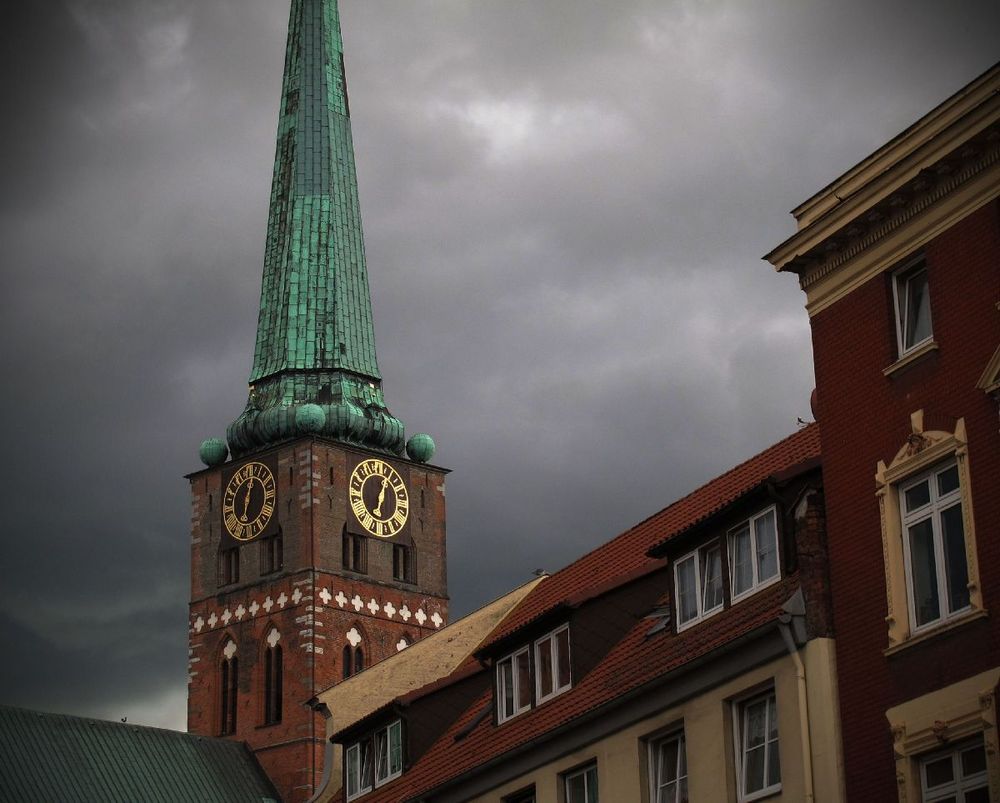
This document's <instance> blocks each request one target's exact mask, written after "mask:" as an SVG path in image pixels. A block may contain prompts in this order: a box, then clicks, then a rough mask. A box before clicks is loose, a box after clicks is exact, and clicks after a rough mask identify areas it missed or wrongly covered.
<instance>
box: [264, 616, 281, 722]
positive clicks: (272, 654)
mask: <svg viewBox="0 0 1000 803" xmlns="http://www.w3.org/2000/svg"><path fill="white" fill-rule="evenodd" d="M280 638H281V635H280V634H279V633H278V631H277V630H276V629H274V628H272V629H271V632H270V633H269V634H268V636H267V644H266V646H265V649H264V724H265V725H274V724H276V723H278V722H281V690H282V677H281V675H282V671H283V662H282V657H281V645H280V644H279V643H278V641H279V639H280Z"/></svg>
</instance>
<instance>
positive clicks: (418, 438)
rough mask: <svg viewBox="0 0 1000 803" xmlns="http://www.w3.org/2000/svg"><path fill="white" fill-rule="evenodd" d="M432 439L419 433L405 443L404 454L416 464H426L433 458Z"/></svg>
mask: <svg viewBox="0 0 1000 803" xmlns="http://www.w3.org/2000/svg"><path fill="white" fill-rule="evenodd" d="M434 449H435V446H434V439H433V438H432V437H431V436H430V435H425V434H424V433H422V432H420V433H418V434H416V435H414V436H413V437H412V438H410V440H409V441H407V443H406V453H407V454H408V455H409V456H410V460H413V461H415V462H417V463H428V462H430V459H431V458H432V457H434Z"/></svg>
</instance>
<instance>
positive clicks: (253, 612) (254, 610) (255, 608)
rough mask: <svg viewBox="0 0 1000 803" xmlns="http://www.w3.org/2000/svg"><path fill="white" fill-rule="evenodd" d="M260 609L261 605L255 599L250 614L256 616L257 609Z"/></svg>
mask: <svg viewBox="0 0 1000 803" xmlns="http://www.w3.org/2000/svg"><path fill="white" fill-rule="evenodd" d="M259 610H260V605H258V604H257V600H254V601H253V602H251V603H250V615H251V616H256V615H257V611H259Z"/></svg>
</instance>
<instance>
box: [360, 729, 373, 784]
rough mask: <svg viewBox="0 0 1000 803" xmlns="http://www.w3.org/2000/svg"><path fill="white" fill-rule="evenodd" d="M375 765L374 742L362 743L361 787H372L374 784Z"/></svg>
mask: <svg viewBox="0 0 1000 803" xmlns="http://www.w3.org/2000/svg"><path fill="white" fill-rule="evenodd" d="M373 769H374V767H373V766H372V743H371V741H366V742H362V743H361V788H362V789H371V788H372V786H373V784H374V777H373V775H374V773H373Z"/></svg>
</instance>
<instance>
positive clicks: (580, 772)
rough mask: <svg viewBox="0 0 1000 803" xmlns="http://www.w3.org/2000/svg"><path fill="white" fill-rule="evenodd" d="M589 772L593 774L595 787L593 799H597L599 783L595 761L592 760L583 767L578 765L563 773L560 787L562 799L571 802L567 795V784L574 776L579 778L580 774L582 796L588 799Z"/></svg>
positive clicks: (567, 802)
mask: <svg viewBox="0 0 1000 803" xmlns="http://www.w3.org/2000/svg"><path fill="white" fill-rule="evenodd" d="M590 773H593V774H594V775H593V780H594V787H595V788H594V800H599V796H598V795H599V789H600V785H599V783H598V780H597V762H596V761H595V762H593V763H591V764H587V765H586V766H585V767H580V768H579V769H575V770H573V771H572V772H567V773H566V774H565V775H563V779H562V780H563V783H562V787H563V800H565V801H566V803H573V801H572V800H570V796H569V784H570V781H572V780H573V779H574V778H579V777H580V776H583V797H584V800H589V799H590V794H589V793H590Z"/></svg>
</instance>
